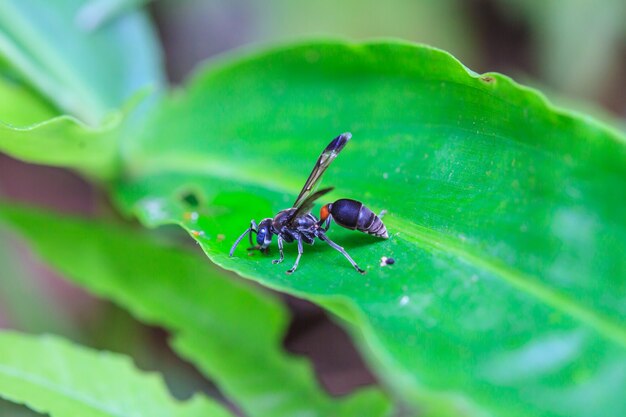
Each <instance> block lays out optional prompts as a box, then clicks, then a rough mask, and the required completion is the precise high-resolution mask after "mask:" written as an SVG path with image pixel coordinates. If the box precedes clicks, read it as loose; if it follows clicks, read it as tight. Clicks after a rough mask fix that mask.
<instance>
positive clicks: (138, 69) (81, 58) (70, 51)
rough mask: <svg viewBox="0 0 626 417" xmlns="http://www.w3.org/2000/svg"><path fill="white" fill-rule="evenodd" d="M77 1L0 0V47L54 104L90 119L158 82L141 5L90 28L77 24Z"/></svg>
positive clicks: (156, 58) (96, 120)
mask: <svg viewBox="0 0 626 417" xmlns="http://www.w3.org/2000/svg"><path fill="white" fill-rule="evenodd" d="M84 3H85V1H84V0H59V1H55V2H42V1H37V0H7V1H3V2H1V3H0V54H2V55H5V56H6V57H7V59H8V60H9V61H10V63H11V64H12V65H13V66H15V67H16V68H17V69H19V70H20V71H21V73H22V74H23V75H24V76H25V77H26V78H27V79H28V80H29V81H30V82H32V83H33V85H35V86H36V87H37V88H38V89H39V90H41V91H42V92H43V94H45V95H46V96H47V97H48V98H49V99H50V100H51V101H52V102H54V103H56V105H57V106H59V108H60V109H62V110H63V111H65V112H68V113H70V114H72V115H74V116H77V117H78V118H80V119H81V120H82V121H84V122H86V123H89V124H91V125H97V124H100V123H101V122H102V120H103V119H104V118H105V116H106V115H108V114H109V113H110V112H111V111H112V110H115V109H117V108H119V107H120V106H121V105H122V104H123V103H125V102H126V101H127V100H128V99H129V98H130V97H131V95H133V94H134V93H135V92H136V91H138V90H140V89H143V88H145V87H147V86H151V87H158V86H160V85H161V84H162V83H163V80H164V75H163V68H162V65H161V62H160V60H161V57H160V50H159V47H158V44H157V41H156V36H155V33H154V29H153V28H152V26H151V23H150V21H149V20H148V18H147V16H146V15H145V13H143V12H142V11H133V12H128V13H126V14H124V15H120V16H118V17H117V18H115V19H113V20H111V21H109V22H108V24H107V25H106V26H103V27H101V28H99V29H98V30H96V31H88V30H86V29H84V28H81V27H80V25H79V20H80V19H78V17H77V12H78V10H79V9H80V7H81V6H82V5H83V4H84Z"/></svg>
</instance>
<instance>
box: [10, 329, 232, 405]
mask: <svg viewBox="0 0 626 417" xmlns="http://www.w3.org/2000/svg"><path fill="white" fill-rule="evenodd" d="M0 397H1V398H5V399H7V400H10V401H13V402H16V403H22V404H25V405H27V406H28V407H30V408H32V409H33V410H35V411H39V412H41V413H48V414H49V415H50V416H51V417H68V416H81V417H126V416H128V417H130V416H154V417H160V416H162V417H183V416H184V417H197V416H206V417H227V416H230V415H231V414H230V413H228V412H226V411H225V410H224V409H223V408H222V407H220V406H219V405H218V404H217V403H215V402H212V401H209V400H208V399H206V398H202V397H195V398H194V399H193V400H191V401H189V402H186V403H179V402H178V401H176V400H174V399H173V398H172V397H171V396H170V395H169V393H168V392H167V389H166V387H165V384H164V383H163V381H162V380H161V379H160V378H157V377H156V376H154V375H146V374H143V373H140V372H139V371H138V370H137V369H136V368H135V367H134V366H133V364H132V363H131V362H130V361H129V360H128V358H126V357H124V356H121V355H116V354H112V353H108V352H97V351H93V350H90V349H86V348H83V347H79V346H76V345H73V344H71V343H70V342H68V341H66V340H63V339H59V338H56V337H53V336H39V337H36V336H27V335H24V334H19V333H14V332H7V331H5V332H0Z"/></svg>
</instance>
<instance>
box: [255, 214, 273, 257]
mask: <svg viewBox="0 0 626 417" xmlns="http://www.w3.org/2000/svg"><path fill="white" fill-rule="evenodd" d="M256 243H257V244H258V245H259V247H260V249H261V250H263V249H265V248H267V247H268V246H269V245H270V243H272V219H263V220H262V221H261V223H259V227H258V229H257V233H256Z"/></svg>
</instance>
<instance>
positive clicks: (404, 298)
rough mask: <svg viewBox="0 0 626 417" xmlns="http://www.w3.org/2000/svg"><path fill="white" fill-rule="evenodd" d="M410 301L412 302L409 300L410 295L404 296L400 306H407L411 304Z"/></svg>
mask: <svg viewBox="0 0 626 417" xmlns="http://www.w3.org/2000/svg"><path fill="white" fill-rule="evenodd" d="M409 301H411V300H410V299H409V296H408V295H403V296H402V298H400V305H401V306H405V305H407V304H408V303H409Z"/></svg>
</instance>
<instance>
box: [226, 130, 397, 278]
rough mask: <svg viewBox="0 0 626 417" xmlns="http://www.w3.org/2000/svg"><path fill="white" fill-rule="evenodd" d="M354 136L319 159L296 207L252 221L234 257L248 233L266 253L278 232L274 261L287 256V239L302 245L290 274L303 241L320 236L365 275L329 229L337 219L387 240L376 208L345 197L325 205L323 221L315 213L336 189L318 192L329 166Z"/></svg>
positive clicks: (340, 141)
mask: <svg viewBox="0 0 626 417" xmlns="http://www.w3.org/2000/svg"><path fill="white" fill-rule="evenodd" d="M351 137H352V134H350V133H349V132H346V133H343V134H341V135H339V136H337V137H336V138H334V139H333V140H332V141H331V142H330V143H329V144H328V146H327V147H326V148H325V149H324V151H323V152H322V154H321V155H320V157H319V158H318V160H317V162H316V163H315V166H314V167H313V171H311V174H310V175H309V178H308V179H307V180H306V182H305V183H304V187H302V191H300V194H299V195H298V198H296V201H295V202H294V203H293V206H292V207H291V208H288V209H285V210H281V211H280V212H278V214H276V216H275V217H274V218H266V219H263V220H261V222H260V223H259V224H257V223H256V222H255V221H254V219H253V220H251V221H250V227H248V228H247V229H246V231H245V232H243V234H242V235H241V236H239V238H237V240H236V241H235V243H234V244H233V246H232V247H231V249H230V253H229V256H231V257H232V256H233V253H234V252H235V249H236V248H237V245H239V242H241V240H242V239H243V238H244V237H245V236H246V235H248V237H249V239H250V246H251V247H250V248H249V250H260V251H261V252H262V253H267V252H268V251H269V245H270V244H271V243H272V238H273V236H274V235H276V237H277V238H278V251H279V253H280V257H279V259H275V260H273V261H272V263H274V264H279V263H281V262H282V261H283V260H284V259H285V256H284V253H283V243H284V242H287V243H291V242H294V241H295V242H296V243H297V245H298V256H297V258H296V261H295V263H294V264H293V266H292V267H291V269H289V270H288V271H287V274H292V273H293V272H294V271H295V270H296V268H298V264H299V263H300V258H301V257H302V253H303V250H302V242H304V243H307V244H309V245H312V244H314V243H315V238H318V239H320V240H322V241H324V242H326V243H328V245H330V247H332V248H333V249H335V250H337V251H339V252H340V253H341V254H342V255H343V256H345V257H346V259H347V260H348V261H350V263H351V264H352V266H353V267H354V269H356V270H357V271H358V272H360V273H361V274H364V273H365V270H363V269H361V268H360V267H359V266H358V265H357V263H356V262H354V260H353V259H352V258H351V257H350V255H349V254H348V252H346V251H345V250H344V248H342V247H341V246H339V245H338V244H336V243H335V242H333V241H332V240H330V239H329V238H328V236H327V235H326V232H327V231H328V229H329V227H330V224H331V221H333V220H334V221H335V223H337V224H338V225H339V226H342V227H345V228H346V229H350V230H358V231H361V232H364V233H367V234H369V235H373V236H376V237H380V238H383V239H387V238H389V234H388V233H387V229H386V228H385V225H384V224H383V222H382V220H381V219H380V217H379V216H377V215H376V214H374V213H373V212H372V210H370V209H368V208H367V207H365V205H364V204H363V203H361V202H359V201H356V200H350V199H347V198H342V199H339V200H337V201H335V202H334V203H330V204H326V205H324V206H323V207H322V209H321V210H320V218H319V220H318V219H317V218H316V217H315V216H314V215H313V214H311V210H312V209H313V204H314V202H315V201H316V200H318V199H319V198H320V197H322V196H324V195H325V194H327V193H329V192H331V191H332V190H333V187H329V188H324V189H322V190H319V191H314V190H315V189H316V186H317V185H318V184H319V182H320V180H321V178H322V175H323V174H324V172H325V171H326V169H327V168H328V166H329V165H330V164H331V162H332V161H333V160H334V159H335V158H336V157H337V155H339V152H341V150H342V149H343V148H344V146H346V144H347V143H348V141H349V140H350V138H351ZM381 217H382V215H381ZM252 233H256V242H257V245H254V243H253V242H252Z"/></svg>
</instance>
